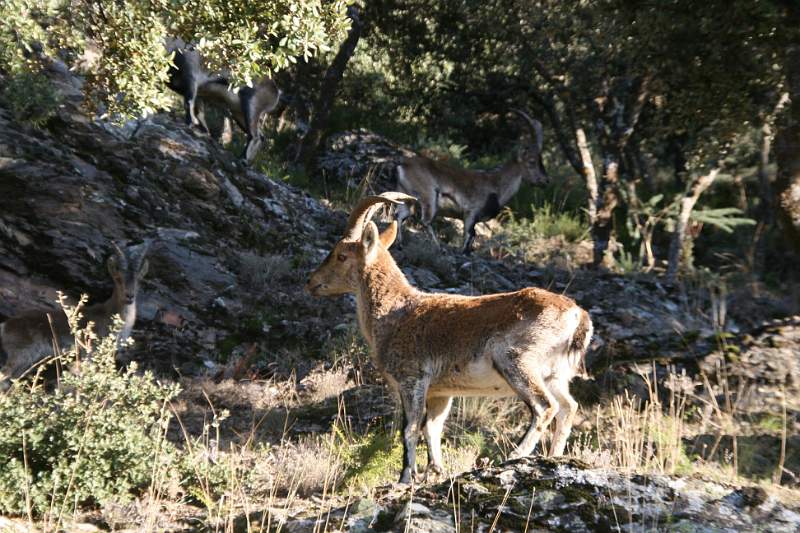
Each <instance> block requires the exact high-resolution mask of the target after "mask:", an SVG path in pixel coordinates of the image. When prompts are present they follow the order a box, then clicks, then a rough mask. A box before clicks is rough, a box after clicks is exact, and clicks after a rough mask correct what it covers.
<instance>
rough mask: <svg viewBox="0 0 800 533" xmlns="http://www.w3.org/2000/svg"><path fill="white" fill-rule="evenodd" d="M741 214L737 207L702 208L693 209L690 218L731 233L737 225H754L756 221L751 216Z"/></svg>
mask: <svg viewBox="0 0 800 533" xmlns="http://www.w3.org/2000/svg"><path fill="white" fill-rule="evenodd" d="M742 214H743V213H742V210H741V209H739V208H737V207H720V208H717V209H711V208H703V209H695V210H693V211H692V215H691V219H692V220H694V221H695V222H702V223H703V224H708V225H709V226H713V227H715V228H717V229H719V230H722V231H724V232H725V233H733V230H734V229H735V228H737V227H739V226H754V225H755V223H756V221H755V220H753V219H752V218H747V217H743V216H741V215H742Z"/></svg>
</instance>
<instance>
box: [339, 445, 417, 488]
mask: <svg viewBox="0 0 800 533" xmlns="http://www.w3.org/2000/svg"><path fill="white" fill-rule="evenodd" d="M343 443H344V445H345V446H346V447H347V450H348V453H347V455H346V457H345V464H346V466H347V473H346V474H345V478H344V483H345V484H346V485H351V486H356V487H362V488H368V489H369V488H373V487H376V486H378V485H383V484H385V483H387V482H389V481H391V480H392V479H394V478H395V477H396V476H398V475H399V473H400V470H401V469H402V466H403V447H402V445H401V443H400V439H399V437H398V436H397V435H396V434H394V433H386V432H385V431H381V430H376V431H371V432H370V433H367V434H366V435H361V436H358V437H351V438H349V439H343ZM419 455H420V454H417V456H418V458H419Z"/></svg>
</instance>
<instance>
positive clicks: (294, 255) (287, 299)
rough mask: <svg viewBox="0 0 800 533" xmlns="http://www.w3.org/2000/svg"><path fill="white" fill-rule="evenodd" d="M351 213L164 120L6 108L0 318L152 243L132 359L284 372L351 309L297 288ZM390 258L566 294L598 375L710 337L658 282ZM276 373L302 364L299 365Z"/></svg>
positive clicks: (356, 169)
mask: <svg viewBox="0 0 800 533" xmlns="http://www.w3.org/2000/svg"><path fill="white" fill-rule="evenodd" d="M332 142H333V143H334V144H335V145H337V146H338V144H337V143H339V144H341V146H340V148H341V150H339V152H340V153H342V154H345V155H346V154H349V153H350V152H348V150H350V148H348V147H355V148H353V150H354V151H353V152H352V154H350V155H347V157H344V156H342V157H339V158H338V159H336V158H331V159H330V160H327V161H328V162H327V163H325V161H326V160H325V159H324V158H323V166H324V165H328V168H329V169H330V171H332V172H342V173H344V174H342V176H345V175H348V176H351V175H360V174H359V173H361V172H362V171H364V170H365V169H366V168H367V166H368V165H372V164H374V163H375V162H376V161H378V160H383V161H384V162H385V163H387V164H388V163H389V162H391V161H393V160H394V159H395V158H396V157H398V156H399V155H402V154H403V153H406V151H405V149H403V148H402V147H398V146H393V145H391V144H390V143H387V142H386V141H385V140H383V139H381V138H379V137H377V136H374V135H372V134H368V133H366V132H349V133H344V134H342V135H340V136H339V137H337V138H334V140H333V141H332ZM334 152H335V150H334ZM376 158H377V159H376ZM365 165H366V166H365ZM362 167H363V168H362ZM373 185H375V184H373ZM381 188H383V187H382V186H377V185H376V186H375V189H376V190H380V189H381ZM368 189H369V188H368ZM345 218H346V217H345V213H343V212H341V211H332V210H331V209H330V208H329V207H328V206H326V205H324V203H322V202H319V201H317V200H315V199H314V198H312V197H311V196H309V195H308V194H307V193H305V192H303V191H301V190H299V189H296V188H294V187H291V186H288V185H286V184H284V183H282V182H280V181H275V180H272V179H270V178H269V177H267V176H265V175H263V174H261V173H259V172H256V171H254V170H252V169H250V168H247V167H244V166H242V165H241V163H240V162H239V161H238V160H237V159H236V158H235V157H234V156H233V155H232V154H230V153H229V152H227V151H225V150H224V149H222V148H221V147H220V146H219V145H218V144H216V143H214V142H212V141H211V140H210V139H208V138H207V137H205V136H203V135H201V134H198V133H196V132H195V131H193V130H191V129H188V128H186V127H185V126H183V125H182V124H179V121H175V120H172V119H171V118H170V117H169V116H164V115H159V116H156V117H154V118H151V119H148V120H144V121H140V122H138V123H133V124H129V125H127V126H126V127H122V128H119V127H115V126H112V125H109V124H105V123H102V122H95V121H92V120H90V119H88V118H87V117H86V116H84V115H83V114H82V113H81V112H79V111H78V110H77V109H76V108H75V107H74V106H73V104H66V105H65V106H64V108H63V109H62V110H61V111H60V113H59V115H58V117H57V118H55V119H53V120H51V121H50V123H49V124H48V126H47V128H46V129H45V130H35V129H31V128H28V127H26V126H24V125H22V124H19V123H17V122H15V121H14V120H13V119H12V118H11V115H10V113H9V112H8V111H7V110H5V109H3V108H2V107H0V319H2V318H4V317H7V316H10V315H12V314H14V313H16V312H18V311H20V310H22V309H24V308H30V307H42V306H49V305H52V304H53V302H54V301H55V294H56V290H59V289H61V290H65V291H66V292H68V293H70V294H71V295H73V296H77V295H78V294H80V293H83V292H85V293H88V294H89V295H90V297H91V299H92V300H97V299H99V298H104V297H106V296H107V294H108V292H109V291H110V289H111V282H110V279H109V277H108V275H107V273H106V271H105V267H104V264H103V263H104V258H105V256H106V255H107V254H108V253H109V252H110V250H111V241H112V240H126V241H136V240H139V239H143V238H151V239H153V240H154V246H153V248H152V249H151V252H150V255H151V260H150V263H151V268H150V272H149V274H148V277H147V279H146V280H145V283H144V285H143V291H142V292H143V294H142V297H141V303H140V309H139V322H138V323H137V328H136V330H135V332H134V338H135V339H137V340H138V343H137V346H136V348H135V351H134V352H133V354H132V356H134V357H138V358H139V359H140V360H142V361H143V362H146V363H148V364H149V365H151V366H153V367H156V368H161V369H162V370H167V369H172V368H176V369H178V370H179V371H180V373H182V374H195V373H203V372H206V371H208V369H209V368H211V369H212V370H214V369H215V366H216V365H217V364H218V363H219V362H221V361H226V360H229V359H231V358H232V357H235V356H236V355H237V354H245V353H247V354H251V355H252V354H255V356H254V357H253V360H254V361H256V366H257V368H256V369H255V371H256V372H258V373H260V374H263V373H265V372H268V371H271V370H270V369H272V370H274V369H276V368H280V366H281V361H282V360H283V359H285V358H282V356H281V354H282V353H283V351H285V350H287V349H292V348H300V349H302V350H303V351H304V353H305V354H306V355H307V356H309V357H305V358H304V359H308V360H311V359H313V356H314V355H315V353H316V351H317V350H318V349H319V347H320V346H321V345H322V343H324V342H325V340H326V339H327V338H329V337H330V336H331V334H332V332H333V331H335V328H337V327H344V326H347V325H350V324H352V322H353V320H354V316H353V312H352V311H353V304H352V300H351V299H348V298H341V299H311V298H310V297H308V296H306V295H305V294H304V292H303V290H302V287H303V283H304V281H305V278H306V277H307V274H308V272H309V271H310V270H311V269H312V268H314V267H316V265H317V264H318V263H319V261H320V260H321V259H322V258H323V257H324V256H325V254H326V253H327V251H328V250H329V249H330V247H331V245H332V243H333V242H335V240H336V239H337V238H338V237H339V235H340V234H341V231H342V229H343V226H344V220H345ZM395 254H396V255H397V257H398V260H399V263H400V265H401V267H402V268H403V269H404V271H405V272H406V274H407V275H408V277H409V279H410V280H411V281H412V282H413V283H414V284H416V285H418V286H420V287H421V288H424V289H426V290H432V291H448V292H458V293H462V294H477V293H489V292H497V291H508V290H514V289H517V288H520V287H524V286H540V287H546V288H549V289H551V290H555V291H557V292H566V293H567V294H568V295H570V296H572V297H574V298H575V299H576V300H577V301H578V302H579V303H580V304H581V305H583V306H584V307H586V308H587V309H588V310H589V311H590V312H591V314H592V316H593V318H594V321H595V331H596V336H595V340H594V343H593V350H592V354H591V356H590V360H589V365H590V368H593V369H594V370H595V371H596V372H601V371H602V370H603V369H605V368H606V367H609V366H613V365H615V364H618V363H619V362H621V361H637V360H649V359H653V358H660V359H673V360H675V359H677V360H686V359H690V360H693V359H694V358H696V357H698V356H702V355H704V354H706V353H708V352H710V351H711V350H713V349H714V348H715V346H716V341H715V332H714V330H713V329H712V328H710V327H709V324H708V320H707V318H706V316H705V315H704V313H702V312H697V310H696V309H693V308H692V307H691V306H687V305H686V304H685V302H684V301H683V296H682V295H681V294H680V293H679V292H678V291H676V290H675V289H674V288H672V287H669V286H665V285H663V284H661V283H660V282H659V280H658V279H657V278H656V277H637V278H632V277H624V278H623V277H620V276H616V275H612V274H604V273H595V272H589V271H575V272H570V271H569V270H566V269H565V270H558V269H553V268H549V267H545V268H540V267H538V266H537V265H530V264H525V263H523V262H517V261H508V260H506V261H503V260H495V259H492V258H491V257H490V256H489V255H488V254H487V255H483V256H482V255H481V254H478V255H477V256H475V257H472V258H467V257H464V256H461V255H460V254H458V253H456V252H455V251H452V250H450V249H449V248H448V247H445V248H444V249H441V250H440V249H437V248H436V247H435V246H433V245H431V243H429V242H428V241H427V240H426V239H424V238H422V237H420V238H418V239H416V242H415V239H413V235H412V238H411V239H410V240H409V242H408V243H407V244H406V246H405V247H404V248H403V249H402V250H397V251H395ZM707 304H708V302H705V303H703V302H695V307H699V308H702V306H703V305H707ZM763 307H765V306H762V308H763ZM736 309H740V310H742V312H741V313H739V314H736V312H735V311H736ZM753 309H754V308H753V304H752V303H751V304H750V305H749V306H746V305H743V306H738V305H737V306H736V308H735V309H734V308H733V307H732V308H731V311H730V312H729V316H731V317H732V318H733V321H729V326H731V327H739V328H742V329H746V328H748V327H752V326H754V325H756V324H758V316H759V312H754V310H753ZM759 309H760V308H759ZM284 366H285V365H284ZM286 370H287V372H290V371H293V370H294V371H296V372H297V373H298V377H302V375H303V369H302V368H290V369H286ZM214 371H216V370H214Z"/></svg>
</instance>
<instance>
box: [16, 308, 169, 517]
mask: <svg viewBox="0 0 800 533" xmlns="http://www.w3.org/2000/svg"><path fill="white" fill-rule="evenodd" d="M68 316H69V314H68ZM76 323H77V322H74V323H73V334H74V335H85V332H79V331H77V329H76V326H75V325H74V324H76ZM119 327H121V323H118V324H117V325H116V327H115V329H114V331H113V332H112V334H111V335H110V336H109V337H107V338H105V339H101V340H98V341H97V343H96V344H95V347H94V349H93V350H92V353H91V359H87V360H84V361H82V362H81V364H80V369H79V372H76V373H65V374H64V375H63V377H62V380H61V384H60V385H59V386H58V388H56V389H55V390H54V391H52V392H47V391H46V390H45V389H44V387H43V385H42V384H41V383H39V382H34V383H33V384H28V383H25V382H23V381H20V382H17V383H15V384H14V385H13V386H12V388H11V389H10V390H9V391H8V392H7V393H6V394H5V395H2V396H0V513H11V514H23V513H25V514H27V513H31V514H35V515H42V514H44V513H47V512H48V511H50V512H53V510H55V511H56V512H57V511H59V510H62V511H63V510H66V509H70V510H71V509H73V508H74V507H86V506H95V505H98V504H102V503H103V502H106V501H110V500H115V501H125V500H127V499H129V498H130V497H131V496H132V495H133V494H134V492H136V491H137V490H140V489H144V488H146V487H148V486H149V485H150V484H151V483H152V482H153V478H154V476H159V477H161V476H162V475H163V474H164V472H165V469H171V468H172V463H173V458H174V451H173V448H172V447H171V446H170V444H169V443H168V442H167V441H166V440H165V438H164V433H165V431H166V427H167V424H168V422H169V418H170V416H169V413H168V411H167V408H166V404H167V402H168V401H169V400H170V399H172V398H174V397H175V396H176V395H177V393H178V388H177V386H176V385H175V386H166V385H163V384H160V383H158V382H157V381H156V380H155V379H154V378H153V376H152V375H151V374H150V373H149V372H145V373H144V374H143V375H139V374H137V372H136V367H135V365H131V366H130V367H129V368H128V369H127V370H125V371H121V372H118V371H117V370H116V367H115V362H114V354H115V351H116V340H115V336H116V332H117V331H118V328H119ZM84 338H86V337H84ZM62 357H64V358H66V359H71V360H75V358H76V354H75V352H72V353H68V354H65V355H64V356H62Z"/></svg>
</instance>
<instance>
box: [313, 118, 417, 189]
mask: <svg viewBox="0 0 800 533" xmlns="http://www.w3.org/2000/svg"><path fill="white" fill-rule="evenodd" d="M414 155H415V154H414V152H413V151H411V150H410V149H408V148H406V147H404V146H401V145H399V144H395V143H393V142H392V141H390V140H388V139H386V138H385V137H382V136H380V135H378V134H376V133H373V132H371V131H367V130H354V131H344V132H341V133H337V134H336V135H333V136H332V137H331V138H330V139H329V140H328V143H327V147H326V150H325V151H324V152H323V153H322V154H321V155H320V156H319V160H318V163H317V164H318V166H319V168H320V170H322V171H323V172H324V173H325V176H326V177H327V178H328V179H329V180H331V181H333V182H334V183H337V184H338V186H340V187H342V188H345V187H346V188H350V189H354V190H357V189H358V188H359V187H363V188H364V189H365V190H367V191H372V192H376V193H381V192H384V191H391V190H394V189H395V183H396V182H397V173H396V171H395V166H397V163H398V162H399V161H400V159H402V158H403V157H412V156H414Z"/></svg>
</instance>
